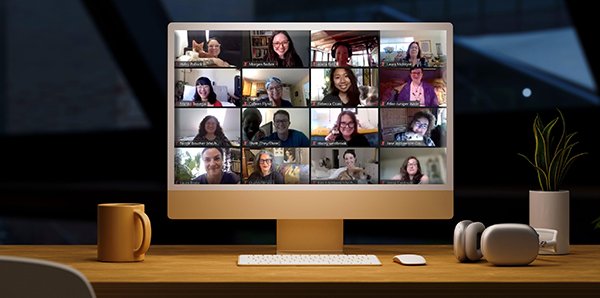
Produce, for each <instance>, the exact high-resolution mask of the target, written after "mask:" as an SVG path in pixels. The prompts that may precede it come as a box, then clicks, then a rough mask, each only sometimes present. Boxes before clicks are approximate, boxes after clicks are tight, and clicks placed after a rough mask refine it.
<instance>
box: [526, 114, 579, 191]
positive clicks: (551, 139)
mask: <svg viewBox="0 0 600 298" xmlns="http://www.w3.org/2000/svg"><path fill="white" fill-rule="evenodd" d="M557 111H558V114H559V117H557V118H554V119H553V120H552V121H550V122H548V123H547V124H544V122H543V121H542V119H541V117H540V115H539V114H538V115H536V117H535V119H534V120H533V138H534V141H535V148H534V151H533V158H529V157H527V156H526V155H524V154H521V153H518V155H519V156H521V157H523V158H525V160H526V161H527V162H528V163H529V164H530V165H531V166H532V167H533V168H534V170H535V171H536V174H537V177H538V183H539V185H540V188H541V189H542V190H544V191H558V190H560V187H561V185H562V183H563V181H564V178H565V176H566V174H567V172H568V171H569V169H570V168H571V166H572V164H573V162H574V161H575V160H577V159H579V158H580V157H582V156H584V155H586V154H587V152H583V153H578V154H574V151H573V150H574V147H575V145H577V144H578V142H575V141H574V137H575V135H576V134H577V132H573V133H569V134H567V133H566V121H565V118H564V115H563V113H562V111H561V110H560V109H557ZM559 120H560V125H559ZM558 126H560V129H559V128H558Z"/></svg>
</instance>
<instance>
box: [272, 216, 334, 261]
mask: <svg viewBox="0 0 600 298" xmlns="http://www.w3.org/2000/svg"><path fill="white" fill-rule="evenodd" d="M343 252H344V220H343V219H314V220H313V219H278V220H277V253H278V254H341V253H343Z"/></svg>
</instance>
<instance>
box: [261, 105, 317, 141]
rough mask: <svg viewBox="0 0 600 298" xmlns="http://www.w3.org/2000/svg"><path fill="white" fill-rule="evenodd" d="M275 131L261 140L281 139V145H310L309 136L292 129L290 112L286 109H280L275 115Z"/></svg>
mask: <svg viewBox="0 0 600 298" xmlns="http://www.w3.org/2000/svg"><path fill="white" fill-rule="evenodd" d="M273 123H274V124H275V132H274V133H272V134H271V135H269V136H267V137H265V138H263V139H261V141H280V142H281V143H280V145H279V146H281V147H308V146H309V145H310V142H309V141H308V137H306V135H305V134H304V133H302V132H300V131H297V130H295V129H290V124H292V122H291V121H290V113H288V112H287V111H286V110H278V111H277V112H275V114H274V115H273Z"/></svg>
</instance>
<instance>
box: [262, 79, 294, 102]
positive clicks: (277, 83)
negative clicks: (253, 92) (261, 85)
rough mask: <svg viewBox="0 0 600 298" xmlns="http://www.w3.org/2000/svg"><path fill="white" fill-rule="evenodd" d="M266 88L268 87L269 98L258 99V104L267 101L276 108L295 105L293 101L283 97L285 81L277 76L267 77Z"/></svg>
mask: <svg viewBox="0 0 600 298" xmlns="http://www.w3.org/2000/svg"><path fill="white" fill-rule="evenodd" d="M265 88H267V95H268V98H263V99H260V100H258V101H257V103H258V104H260V105H262V104H264V103H267V105H268V106H271V107H276V108H281V107H283V108H291V107H293V105H292V103H291V102H289V101H287V100H285V99H283V97H282V96H283V83H281V80H280V79H279V78H277V77H270V78H268V79H267V82H266V83H265Z"/></svg>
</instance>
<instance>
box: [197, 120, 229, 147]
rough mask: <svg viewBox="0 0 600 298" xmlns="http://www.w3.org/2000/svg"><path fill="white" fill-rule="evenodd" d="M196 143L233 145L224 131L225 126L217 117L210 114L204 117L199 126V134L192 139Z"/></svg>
mask: <svg viewBox="0 0 600 298" xmlns="http://www.w3.org/2000/svg"><path fill="white" fill-rule="evenodd" d="M192 142H194V143H207V142H210V143H215V145H213V146H221V147H231V142H230V141H229V139H228V138H227V137H226V136H225V133H223V128H222V127H221V124H220V123H219V119H217V117H215V116H212V115H208V116H206V117H204V119H202V121H201V122H200V125H199V126H198V134H197V135H196V136H195V137H194V140H193V141H192Z"/></svg>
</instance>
